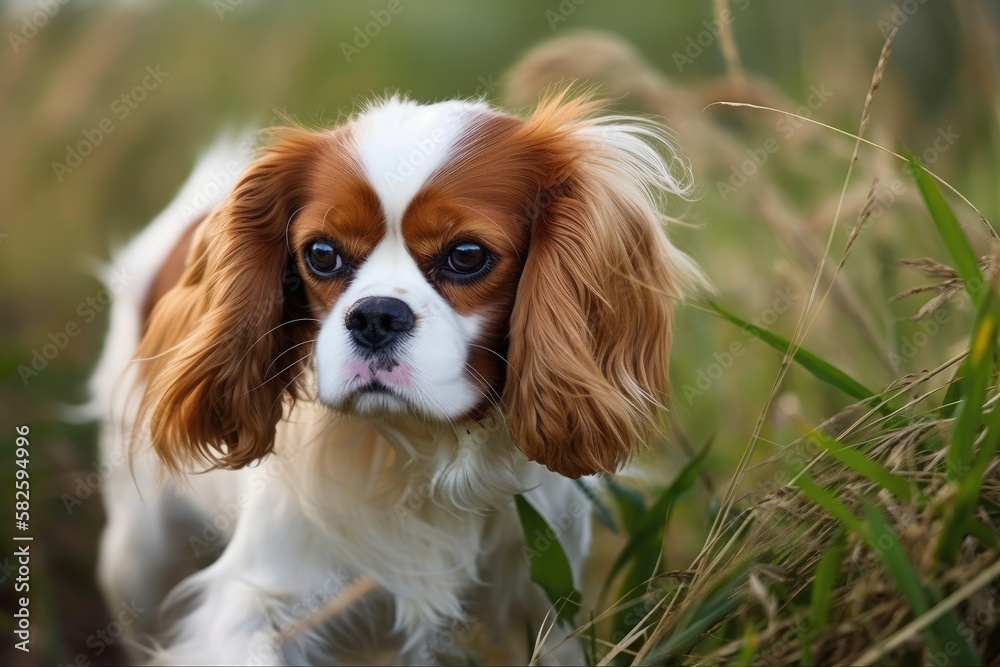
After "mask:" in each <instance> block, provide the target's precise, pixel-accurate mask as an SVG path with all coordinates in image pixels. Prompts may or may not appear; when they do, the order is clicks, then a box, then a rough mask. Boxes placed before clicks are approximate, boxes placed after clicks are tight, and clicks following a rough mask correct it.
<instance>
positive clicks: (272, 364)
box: [264, 338, 317, 375]
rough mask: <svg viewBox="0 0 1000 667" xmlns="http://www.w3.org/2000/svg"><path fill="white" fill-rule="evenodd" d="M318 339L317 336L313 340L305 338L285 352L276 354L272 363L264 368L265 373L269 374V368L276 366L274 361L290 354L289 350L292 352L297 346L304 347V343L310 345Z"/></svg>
mask: <svg viewBox="0 0 1000 667" xmlns="http://www.w3.org/2000/svg"><path fill="white" fill-rule="evenodd" d="M316 340H317V339H316V338H313V339H312V340H304V341H302V342H301V343H296V344H295V345H292V346H291V347H290V348H288V349H287V350H285V351H284V352H282V353H281V354H279V355H278V356H276V357H275V358H274V361H272V362H271V363H269V364H268V365H267V368H265V369H264V375H267V372H268V371H269V370H271V366H274V363H275V362H276V361H278V359H281V358H282V357H283V356H285V355H286V354H288V353H289V352H291V351H292V350H294V349H295V348H297V347H302V346H303V345H309V344H310V343H315V342H316Z"/></svg>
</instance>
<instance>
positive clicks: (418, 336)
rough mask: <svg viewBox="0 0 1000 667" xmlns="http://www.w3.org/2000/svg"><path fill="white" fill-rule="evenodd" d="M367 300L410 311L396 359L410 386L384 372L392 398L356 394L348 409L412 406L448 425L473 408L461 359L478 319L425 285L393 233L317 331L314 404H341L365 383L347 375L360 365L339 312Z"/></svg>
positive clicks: (474, 392) (473, 392)
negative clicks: (395, 303) (387, 300)
mask: <svg viewBox="0 0 1000 667" xmlns="http://www.w3.org/2000/svg"><path fill="white" fill-rule="evenodd" d="M369 296H384V297H394V298H398V299H400V300H401V301H403V302H404V303H406V304H407V305H408V306H409V307H410V309H411V310H412V311H413V313H414V316H415V319H416V324H415V326H414V329H413V331H412V332H411V335H410V336H409V337H408V338H407V340H406V341H405V342H404V343H403V345H402V347H401V349H400V351H399V352H398V353H397V355H396V357H397V359H398V361H399V364H400V365H399V366H398V367H397V371H399V370H403V371H405V372H406V373H407V374H408V376H409V382H407V383H405V384H401V383H397V382H394V381H393V380H392V379H391V377H392V376H391V375H387V374H383V375H382V376H380V380H381V381H382V382H383V384H386V385H388V386H389V387H390V389H391V390H392V392H393V394H392V395H386V394H376V395H371V394H369V395H366V396H362V397H360V398H359V399H358V400H357V403H356V404H355V409H356V410H357V411H359V412H361V413H362V414H364V413H368V412H375V411H376V410H391V411H394V412H406V411H407V410H408V409H409V406H413V407H414V408H416V409H417V411H419V412H421V413H424V414H427V415H430V416H433V417H435V418H438V419H443V420H451V419H455V418H456V417H459V416H461V415H463V414H466V413H467V412H468V411H469V410H471V409H472V408H473V407H475V405H476V404H477V403H478V402H479V400H480V398H481V393H480V392H481V390H480V389H479V388H477V387H476V386H475V385H473V384H472V383H471V382H470V381H469V379H468V372H467V368H466V361H467V359H468V350H469V344H470V343H472V342H473V341H474V340H475V339H476V337H477V336H478V334H479V329H480V326H479V321H480V318H479V317H476V316H474V315H473V316H462V315H459V314H458V313H456V312H455V311H454V309H452V308H451V306H450V305H448V302H447V301H445V300H444V298H443V297H442V296H441V295H440V294H438V292H437V291H436V290H435V289H434V288H433V287H432V286H431V285H430V283H428V282H427V280H426V278H425V277H424V275H423V273H422V272H421V271H420V269H419V267H417V265H416V263H415V262H414V260H413V258H412V257H411V256H410V254H409V252H408V251H407V250H406V246H405V244H404V243H403V239H402V238H401V237H399V235H397V234H396V233H393V232H390V233H389V234H388V235H387V236H386V237H385V238H384V239H383V240H382V241H381V242H380V243H379V245H378V246H376V248H375V249H374V250H373V251H372V253H371V254H370V255H369V256H368V259H367V260H366V261H365V263H364V264H363V265H362V266H361V268H360V269H359V270H358V272H357V274H356V275H355V278H354V280H353V282H352V283H351V286H350V287H349V288H348V289H347V291H346V292H345V293H344V294H343V295H342V296H341V298H340V299H339V300H338V301H337V303H336V305H335V306H334V308H333V310H331V312H330V313H329V314H328V315H327V317H326V318H325V320H324V322H323V325H322V327H321V328H320V333H319V338H318V339H317V341H316V353H315V354H316V366H317V368H318V369H319V398H320V400H321V401H323V402H324V403H326V404H327V405H330V406H331V407H334V408H339V407H342V405H343V404H344V401H345V400H346V399H347V398H348V397H349V396H351V394H352V391H353V390H354V389H356V388H357V387H358V385H359V384H364V382H363V381H361V380H359V379H357V376H356V375H355V374H354V373H352V371H351V363H352V362H354V363H365V362H364V359H363V358H362V357H361V356H359V353H358V351H357V350H355V349H354V347H353V346H352V345H350V341H349V332H348V330H347V326H346V315H347V312H348V311H349V310H350V309H351V307H352V306H353V305H354V304H355V303H356V302H357V301H358V300H359V299H362V298H364V297H369Z"/></svg>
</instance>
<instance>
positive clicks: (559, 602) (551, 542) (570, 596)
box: [514, 495, 581, 620]
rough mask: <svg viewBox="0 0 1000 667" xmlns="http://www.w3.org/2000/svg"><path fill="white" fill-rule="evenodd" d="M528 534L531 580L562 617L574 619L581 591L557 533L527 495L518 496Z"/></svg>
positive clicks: (527, 546) (526, 537) (527, 547)
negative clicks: (525, 496)
mask: <svg viewBox="0 0 1000 667" xmlns="http://www.w3.org/2000/svg"><path fill="white" fill-rule="evenodd" d="M514 501H515V503H516V505H517V514H518V516H519V517H520V518H521V529H522V531H523V532H524V545H525V551H524V553H525V556H526V557H527V559H528V564H529V568H530V570H531V580H532V581H534V582H535V583H537V584H538V585H539V586H541V587H542V589H544V590H545V594H546V595H548V597H549V601H551V602H552V604H553V605H555V607H556V610H557V611H558V614H559V618H560V619H565V620H571V619H572V617H573V615H574V614H575V613H576V612H577V610H578V609H579V608H580V600H581V596H580V592H579V591H578V590H576V588H575V587H574V586H573V572H572V570H570V567H569V559H568V558H566V552H565V551H563V548H562V545H561V544H560V543H559V539H558V538H557V537H556V533H555V531H553V530H552V528H551V527H550V526H549V524H548V523H547V522H546V521H545V519H544V518H543V517H542V515H541V514H539V513H538V512H537V511H536V510H535V508H534V507H532V506H531V503H529V502H528V501H527V500H525V499H524V497H523V496H521V495H517V496H514Z"/></svg>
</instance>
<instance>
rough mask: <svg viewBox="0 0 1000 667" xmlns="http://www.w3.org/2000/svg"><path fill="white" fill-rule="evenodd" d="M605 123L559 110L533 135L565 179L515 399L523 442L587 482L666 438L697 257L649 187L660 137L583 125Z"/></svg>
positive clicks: (537, 238) (536, 276)
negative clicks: (685, 268) (677, 238)
mask: <svg viewBox="0 0 1000 667" xmlns="http://www.w3.org/2000/svg"><path fill="white" fill-rule="evenodd" d="M593 109H594V105H593V103H590V102H588V101H586V100H578V101H570V102H565V101H562V100H561V99H559V98H557V99H555V100H553V101H552V102H550V103H548V104H547V105H543V106H542V107H541V108H540V109H539V110H538V111H537V112H536V113H535V114H534V116H533V117H532V118H530V119H528V121H527V123H526V127H525V132H526V133H527V134H530V135H534V136H535V137H537V138H538V140H539V141H540V142H541V143H543V144H546V145H548V146H549V147H550V148H549V150H550V155H552V156H553V157H551V159H552V164H551V173H553V174H555V177H554V180H553V184H552V185H550V186H549V194H548V199H549V200H550V201H551V203H550V204H549V205H548V206H546V207H545V208H544V210H543V211H541V212H540V213H539V214H538V216H537V217H536V219H535V220H534V222H533V225H532V234H531V242H530V247H529V251H528V256H527V260H526V263H525V267H524V271H523V273H522V276H521V280H520V284H519V287H518V294H517V300H516V303H515V305H514V310H513V313H512V316H511V321H510V347H509V351H508V361H509V363H510V366H511V368H512V371H511V372H510V373H508V376H507V378H508V379H507V386H506V388H505V393H504V401H505V404H506V406H507V412H508V414H507V417H508V424H509V427H510V429H511V432H512V434H513V437H514V440H515V442H517V443H518V444H519V445H520V446H521V448H522V449H523V450H524V452H525V454H526V455H527V456H528V457H529V458H531V459H532V460H535V461H538V462H540V463H543V464H544V465H546V466H547V467H548V468H550V469H551V470H554V471H556V472H559V473H561V474H563V475H566V476H568V477H574V478H575V477H579V476H580V475H585V474H591V473H595V472H599V471H604V472H614V471H615V470H616V469H617V468H619V467H620V466H621V465H622V464H623V463H625V462H626V461H628V460H629V458H630V457H631V456H632V455H633V454H634V453H635V451H636V450H637V448H638V447H639V445H640V444H642V443H644V442H646V441H647V439H648V438H649V437H650V436H652V435H653V433H654V432H655V430H656V429H657V427H658V424H659V414H660V411H661V409H662V406H663V405H664V403H665V402H666V399H667V395H668V388H669V387H668V370H669V355H670V341H671V323H672V302H673V299H674V298H676V296H677V291H678V290H677V283H678V280H677V276H676V275H675V272H676V271H677V270H678V269H679V268H680V267H678V266H676V265H675V262H674V261H673V257H674V256H676V257H677V258H682V257H683V256H682V255H680V253H677V252H676V251H675V250H673V248H672V247H671V246H670V245H669V242H668V241H667V240H666V237H665V236H664V234H663V232H662V231H661V229H660V217H659V214H658V213H657V211H656V207H655V203H654V202H653V201H652V200H651V195H650V193H649V190H650V188H648V187H647V186H649V185H651V184H652V183H651V181H652V180H653V179H652V178H649V177H648V175H647V174H646V172H645V171H644V170H643V164H642V163H643V159H646V160H648V159H649V156H650V154H649V153H644V152H643V149H642V148H640V144H641V143H642V139H641V138H640V137H641V136H642V135H648V134H649V133H648V132H646V131H643V130H641V129H640V130H639V131H637V132H636V131H632V132H631V133H629V132H628V131H621V128H618V129H617V130H616V126H615V125H614V121H612V122H611V123H608V124H601V123H600V122H597V123H595V122H594V121H587V120H584V119H581V117H583V118H585V117H586V116H588V115H590V114H592V112H593ZM616 131H617V132H618V133H617V134H616ZM647 147H648V145H647ZM553 151H554V153H553ZM636 155H640V156H641V155H645V156H646V157H645V158H642V157H639V158H638V159H637V158H636ZM653 159H659V158H653ZM637 165H638V168H637ZM661 166H662V163H661ZM664 173H665V172H664ZM668 180H669V179H668ZM652 185H655V184H652ZM675 185H676V183H675ZM681 263H683V262H681Z"/></svg>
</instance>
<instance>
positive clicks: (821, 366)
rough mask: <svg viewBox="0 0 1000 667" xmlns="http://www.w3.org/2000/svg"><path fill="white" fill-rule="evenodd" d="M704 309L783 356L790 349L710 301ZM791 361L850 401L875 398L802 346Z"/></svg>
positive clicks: (785, 342)
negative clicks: (844, 395) (850, 398)
mask: <svg viewBox="0 0 1000 667" xmlns="http://www.w3.org/2000/svg"><path fill="white" fill-rule="evenodd" d="M708 306H709V307H710V308H711V309H712V310H714V311H715V312H716V313H718V314H719V315H720V316H721V317H722V318H723V319H725V320H727V321H729V322H731V323H733V324H735V325H736V326H738V327H740V328H741V329H742V330H743V331H744V332H747V333H748V334H749V335H752V336H754V337H756V338H760V339H761V340H762V341H764V342H765V343H767V344H768V345H770V346H771V347H773V348H774V349H775V350H777V351H778V352H781V353H782V354H787V353H788V350H789V349H791V346H792V345H791V343H790V342H789V341H788V340H787V339H785V338H783V337H782V336H779V335H778V334H776V333H774V332H773V331H769V330H768V329H764V328H763V327H759V326H757V325H755V324H751V323H750V322H747V321H746V320H744V319H743V318H741V317H740V316H739V315H736V314H735V313H733V312H731V311H729V310H727V309H725V308H723V307H722V306H720V305H719V304H717V303H715V302H714V301H709V302H708ZM792 358H793V359H794V360H795V362H796V363H798V364H799V365H800V366H802V368H804V369H805V370H807V371H809V373H811V374H812V375H813V377H815V378H816V379H818V380H820V381H821V382H823V383H825V384H827V385H829V386H831V387H833V388H834V389H839V390H840V391H842V392H844V393H845V394H847V395H848V396H851V397H852V398H855V399H857V400H859V401H864V400H867V399H870V398H875V393H874V392H873V391H871V390H870V389H868V388H867V387H865V386H864V385H863V384H861V383H860V382H858V381H857V380H855V379H854V378H852V377H851V376H850V375H848V374H847V373H845V372H844V371H842V370H840V369H839V368H837V367H836V366H834V365H833V364H831V363H830V362H828V361H824V360H823V359H821V358H819V357H818V356H816V355H815V354H813V353H812V352H810V351H809V350H807V349H805V348H803V347H800V348H799V349H798V350H796V351H795V354H794V355H793V357H792ZM880 411H882V412H883V414H887V413H888V412H891V409H890V408H889V407H888V406H887V405H884V404H883V405H882V406H881V407H880Z"/></svg>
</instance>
